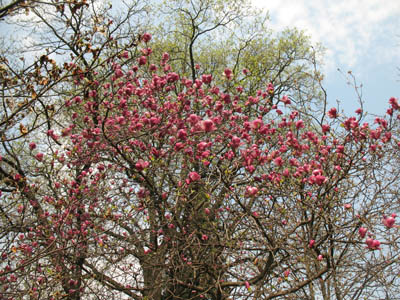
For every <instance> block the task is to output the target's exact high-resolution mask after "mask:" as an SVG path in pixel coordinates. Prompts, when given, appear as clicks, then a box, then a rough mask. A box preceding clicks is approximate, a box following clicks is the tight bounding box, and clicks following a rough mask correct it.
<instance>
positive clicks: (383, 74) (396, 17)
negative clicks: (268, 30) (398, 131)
mask: <svg viewBox="0 0 400 300" xmlns="http://www.w3.org/2000/svg"><path fill="white" fill-rule="evenodd" d="M252 2H253V4H254V5H256V6H259V7H263V8H265V9H266V10H268V11H269V15H270V24H271V27H272V29H275V30H281V29H284V28H286V27H297V28H299V29H302V30H305V32H306V33H307V34H309V35H310V36H311V38H312V41H313V42H315V43H317V42H319V43H321V44H322V45H323V46H324V47H325V48H326V53H325V56H324V74H325V87H326V88H327V92H328V101H329V103H330V104H331V105H335V103H336V100H340V107H341V108H343V109H344V111H345V112H346V113H348V114H351V113H353V112H354V110H355V109H356V108H358V106H359V105H358V104H357V101H356V99H357V95H356V93H355V92H354V88H352V87H351V86H349V85H347V80H346V77H344V76H343V74H345V75H346V73H347V71H349V70H351V71H352V74H353V75H354V76H355V78H356V80H357V83H358V84H362V85H363V88H362V94H363V97H362V98H363V100H364V103H365V104H364V109H365V110H366V111H368V112H369V113H372V114H383V113H385V111H386V108H387V107H388V104H387V103H388V99H389V98H390V97H392V96H394V97H399V94H400V93H399V91H400V71H399V70H398V69H397V68H400V0H385V1H384V0H335V1H332V0H279V1H278V0H271V1H266V0H252ZM338 68H340V69H341V70H342V73H343V74H341V73H340V72H338V71H337V69H338Z"/></svg>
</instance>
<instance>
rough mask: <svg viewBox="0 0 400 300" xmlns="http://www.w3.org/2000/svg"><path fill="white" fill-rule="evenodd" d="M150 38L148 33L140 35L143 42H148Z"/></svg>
mask: <svg viewBox="0 0 400 300" xmlns="http://www.w3.org/2000/svg"><path fill="white" fill-rule="evenodd" d="M150 40H151V34H150V33H145V34H143V35H142V41H143V42H145V43H148V42H149V41H150Z"/></svg>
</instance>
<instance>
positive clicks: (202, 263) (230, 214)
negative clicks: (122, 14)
mask: <svg viewBox="0 0 400 300" xmlns="http://www.w3.org/2000/svg"><path fill="white" fill-rule="evenodd" d="M56 3H58V2H54V3H53V2H49V3H48V5H49V6H48V7H47V10H49V11H50V9H49V7H54V6H53V5H56ZM170 3H172V2H170ZM174 3H175V2H174ZM179 3H183V2H179ZM193 3H194V2H193ZM215 3H217V4H218V3H219V2H201V1H199V2H195V3H194V4H191V5H193V7H194V8H196V7H201V5H203V4H207V5H211V4H212V5H215ZM75 4H77V3H75V2H73V3H64V6H63V8H64V10H62V9H61V8H59V7H58V8H57V6H55V7H56V8H55V12H54V15H53V18H54V22H51V23H50V22H48V21H47V19H41V20H40V24H43V23H44V24H45V25H46V27H45V28H47V29H49V30H50V33H49V32H47V33H46V34H45V36H44V37H46V38H47V39H48V40H49V44H47V45H53V47H50V48H49V50H48V51H49V53H47V54H46V55H44V56H38V59H37V61H34V62H33V63H32V66H30V65H29V66H28V67H26V66H25V67H24V68H22V67H21V65H18V64H17V62H18V60H17V59H16V58H17V57H15V56H12V55H10V54H8V56H5V57H4V58H3V62H4V64H3V67H2V72H3V73H2V76H3V78H4V85H3V91H2V93H3V94H2V101H3V107H5V109H4V112H3V115H2V116H1V118H2V121H3V122H2V123H1V126H2V127H1V130H2V134H3V138H2V139H3V142H2V150H1V162H0V172H1V180H2V181H1V187H0V188H1V191H2V195H1V196H0V197H1V198H0V199H1V223H0V224H1V238H0V247H1V248H0V251H1V256H2V262H1V275H0V281H1V283H2V284H1V289H2V290H1V291H2V293H3V295H5V296H4V297H6V299H7V298H15V299H19V298H22V299H24V298H37V299H43V298H44V299H46V298H53V299H92V298H93V299H105V298H112V299H126V298H133V299H230V298H235V299H236V298H240V299H242V298H243V299H273V298H278V299H279V298H280V299H317V298H318V297H323V298H324V299H346V298H352V299H363V298H368V297H369V298H371V297H376V296H377V295H379V296H380V297H385V296H386V297H388V298H391V299H395V297H396V296H397V293H398V274H399V270H398V264H396V263H397V262H398V226H397V225H396V224H395V222H396V218H395V215H392V214H394V213H395V212H397V211H398V205H399V202H398V194H397V193H398V192H397V191H398V178H399V177H398V175H399V174H398V172H399V171H398V170H397V169H398V168H396V166H397V164H398V144H397V143H398V140H397V138H398V125H397V122H398V119H397V115H398V109H399V104H398V103H397V100H396V99H394V98H393V99H391V100H390V105H391V108H390V109H389V110H388V113H387V115H386V117H381V118H377V119H376V121H375V123H374V124H368V123H364V124H363V123H362V122H363V118H364V115H363V113H362V111H359V114H358V116H357V117H350V118H347V117H345V116H344V115H342V114H338V109H336V108H332V109H330V110H329V111H328V112H327V113H324V112H323V111H322V112H320V113H319V114H314V115H313V118H309V117H308V115H306V114H304V113H302V111H301V109H297V108H298V107H299V108H302V106H301V105H300V106H298V103H295V102H294V101H292V100H294V99H295V98H294V96H293V97H292V96H290V97H287V95H285V93H288V94H290V93H291V92H292V91H294V88H292V87H288V88H287V89H285V85H284V82H285V81H279V82H280V83H279V84H281V86H282V88H281V92H277V90H278V89H280V87H278V86H276V85H274V84H272V82H271V81H272V80H273V75H269V76H271V77H269V76H265V78H264V79H265V80H264V81H263V82H262V83H261V82H258V80H259V79H260V78H261V77H260V78H258V79H257V80H256V79H254V81H255V83H254V85H252V80H250V79H246V80H242V81H241V79H243V78H245V77H242V76H243V75H240V69H241V67H240V68H239V67H237V68H236V69H234V70H231V69H229V68H227V67H223V66H218V68H217V67H216V68H215V70H217V69H219V68H220V71H218V72H217V71H215V72H216V73H213V74H209V73H202V72H203V71H202V69H201V68H206V67H201V68H200V69H199V70H197V71H196V70H195V72H197V73H196V74H195V75H196V76H195V77H194V80H193V76H192V75H193V73H191V72H190V70H191V67H190V68H188V69H185V67H184V66H183V65H180V63H181V62H182V59H181V56H179V52H177V56H176V57H177V58H178V60H175V59H174V56H173V55H172V54H170V55H168V54H166V53H165V54H162V47H161V46H160V45H162V44H161V42H160V41H159V40H156V41H154V44H153V41H152V40H151V36H150V35H149V34H140V35H139V34H136V35H132V34H131V33H132V29H134V30H136V28H135V27H134V26H133V25H134V24H133V23H129V18H121V19H120V21H115V20H114V19H111V20H112V22H111V21H110V20H108V18H106V17H104V16H106V13H107V12H110V13H111V12H112V10H111V11H110V10H109V8H108V7H103V6H98V5H97V3H96V2H90V3H89V2H88V3H86V2H82V5H81V6H79V7H78V8H77V9H76V10H75ZM139 4H140V3H138V5H139ZM183 4H184V3H183ZM183 4H179V5H180V6H179V5H178V4H176V5H177V6H176V7H178V8H182V7H183V8H185V9H186V6H183ZM42 5H45V4H42ZM57 5H58V4H57ZM174 5H175V4H174ZM185 5H188V4H185ZM220 5H224V4H223V2H221V3H220ZM173 7H174V6H173V5H171V8H173ZM188 7H190V6H188ZM212 7H213V6H210V8H208V9H211V8H212ZM45 8H46V6H40V7H37V8H35V9H34V10H33V13H35V14H36V12H37V15H39V16H43V15H44V14H43V13H39V11H38V9H45ZM102 8H104V11H102V13H101V14H100V13H99V9H102ZM141 8H142V6H136V9H131V10H127V12H128V16H129V15H132V14H133V15H135V14H138V13H140V12H142V11H143V12H144V11H146V10H142V9H141ZM217 8H218V7H217ZM217 12H218V11H217ZM50 15H51V14H50ZM216 15H217V16H221V15H219V14H216ZM39 18H40V17H39ZM96 18H98V19H96ZM56 20H59V21H60V23H57V22H56ZM61 22H64V23H65V24H68V25H70V26H69V27H68V30H72V31H71V32H70V31H65V32H64V31H62V30H61V29H62V28H64V26H61V25H60V27H57V24H61ZM98 22H100V24H99V23H98ZM71 24H72V25H71ZM207 26H208V25H207ZM205 28H207V27H205ZM200 29H201V27H200ZM103 30H104V32H103ZM196 30H199V29H196ZM60 32H62V34H60ZM70 34H72V36H71V35H70ZM285 34H286V33H285ZM91 36H93V37H92V39H90V37H91ZM296 36H297V35H294V36H292V38H293V39H294V40H295V38H296ZM50 37H54V38H56V39H57V41H59V42H57V43H50V41H51V42H54V39H50ZM67 37H69V38H70V39H67ZM97 37H98V39H97ZM103 37H104V38H103ZM88 38H89V40H88ZM43 41H45V40H44V39H43ZM178 42H180V41H178ZM178 42H177V44H178V45H180V44H179V43H178ZM186 42H187V41H183V42H182V44H185V43H186ZM253 42H254V43H255V44H256V46H255V49H254V48H250V46H249V48H247V49H253V50H254V53H255V54H254V55H263V52H262V51H260V52H259V54H258V52H257V51H255V50H259V49H258V47H261V46H262V44H261V45H259V46H257V41H256V40H253ZM287 42H288V43H289V41H288V40H287ZM274 43H275V42H271V44H270V46H271V47H272V49H274V48H273V45H274ZM300 44H301V43H300ZM153 46H154V47H153ZM46 47H47V46H46ZM153 48H154V49H155V50H154V53H152V52H153ZM210 48H211V49H212V47H210ZM52 49H53V50H52ZM215 49H217V47H215ZM277 49H278V48H277ZM253 50H252V51H253ZM266 50H268V49H266ZM272 52H273V51H272ZM272 52H271V53H272ZM233 53H235V52H233ZM249 53H251V51H250V50H249ZM216 56H217V55H216ZM194 57H195V56H194ZM267 57H269V56H267ZM277 57H280V55H278V56H277ZM251 58H252V57H251V55H250V54H248V60H249V63H250V62H251ZM64 60H65V64H64ZM199 60H200V58H199ZM189 61H190V60H189ZM227 61H231V60H227ZM232 61H234V60H232ZM272 61H273V60H272ZM288 61H290V59H289V60H288ZM177 62H178V63H177ZM194 62H196V61H194ZM278 62H279V60H278V61H275V63H276V64H277V65H278ZM22 63H23V62H22ZM25 63H26V60H25ZM314 63H315V61H313V62H312V63H311V64H310V65H308V67H312V66H314ZM202 65H203V64H202ZM189 66H191V65H190V64H189ZM205 66H208V65H207V64H205ZM283 66H285V64H283ZM295 66H296V64H294V65H292V67H293V68H295ZM173 67H176V68H177V69H175V70H174V68H173ZM243 67H245V65H243ZM249 68H250V69H249V71H250V72H253V69H254V74H262V72H266V73H265V74H266V75H268V74H275V73H273V72H272V71H268V70H266V71H265V70H264V71H257V70H258V69H257V68H262V64H259V65H257V66H254V67H253V66H249ZM285 68H289V66H285V67H284V69H285ZM181 69H182V73H181V72H180V70H181ZM53 70H59V71H57V72H53ZM187 70H189V72H188V71H187ZM203 70H205V69H203ZM303 70H304V69H303ZM174 71H175V72H174ZM220 72H223V75H222V74H221V73H220ZM257 72H259V73H257ZM271 72H272V73H271ZM299 72H300V71H299ZM15 74H18V76H19V77H18V76H16V75H15ZM30 74H31V75H30ZM53 74H56V75H53ZM282 74H283V73H282ZM211 75H212V76H211ZM282 76H283V75H282ZM19 78H22V79H19ZM278 78H279V76H278ZM281 78H282V77H281ZM309 78H312V77H309ZM40 80H44V81H45V82H42V83H43V84H41V83H40ZM46 80H47V82H46ZM279 80H280V79H279ZM241 83H242V84H243V86H240V84H241ZM315 83H316V84H317V85H319V83H320V79H317V80H316V81H315ZM29 84H31V85H32V87H29ZM26 86H28V89H26ZM257 86H259V87H257ZM300 87H302V86H301V85H300ZM253 89H254V90H253ZM306 89H307V90H308V91H310V92H311V91H312V89H308V87H306ZM26 92H29V95H26ZM293 95H294V94H293ZM316 97H318V93H317V94H316ZM25 98H28V102H27V104H24V103H25V102H24V101H25ZM298 99H300V98H298ZM11 100H12V101H11ZM322 100H324V99H323V98H322ZM318 101H321V100H320V99H319V100H318ZM8 103H10V104H8ZM321 104H322V105H323V106H324V105H326V103H324V102H322V103H321ZM13 105H14V106H13ZM24 105H25V106H24ZM28 138H29V142H28Z"/></svg>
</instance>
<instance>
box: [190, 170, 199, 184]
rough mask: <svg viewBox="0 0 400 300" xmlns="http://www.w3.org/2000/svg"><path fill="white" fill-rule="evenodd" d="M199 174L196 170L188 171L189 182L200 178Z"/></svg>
mask: <svg viewBox="0 0 400 300" xmlns="http://www.w3.org/2000/svg"><path fill="white" fill-rule="evenodd" d="M200 178H201V176H200V175H199V173H197V172H190V173H189V180H190V182H194V181H198V180H200Z"/></svg>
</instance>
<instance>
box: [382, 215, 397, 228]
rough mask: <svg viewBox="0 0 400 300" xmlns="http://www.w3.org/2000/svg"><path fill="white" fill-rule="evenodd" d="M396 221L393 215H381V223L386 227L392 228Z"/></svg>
mask: <svg viewBox="0 0 400 300" xmlns="http://www.w3.org/2000/svg"><path fill="white" fill-rule="evenodd" d="M395 222H396V220H395V218H394V217H386V216H385V217H383V219H382V223H383V225H385V226H386V228H393V227H394V223H395Z"/></svg>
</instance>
